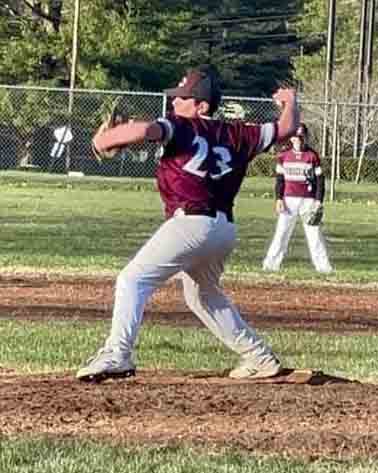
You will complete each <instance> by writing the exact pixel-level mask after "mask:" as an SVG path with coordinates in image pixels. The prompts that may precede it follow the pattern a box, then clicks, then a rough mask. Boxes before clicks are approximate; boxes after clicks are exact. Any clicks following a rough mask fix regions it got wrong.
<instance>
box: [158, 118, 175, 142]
mask: <svg viewBox="0 0 378 473" xmlns="http://www.w3.org/2000/svg"><path fill="white" fill-rule="evenodd" d="M155 123H156V124H157V125H159V126H160V128H161V131H162V140H161V144H162V145H163V146H165V145H167V144H168V143H169V142H170V141H171V140H172V139H173V136H174V132H175V124H174V122H173V121H172V120H170V119H169V118H158V119H157V120H156V121H155Z"/></svg>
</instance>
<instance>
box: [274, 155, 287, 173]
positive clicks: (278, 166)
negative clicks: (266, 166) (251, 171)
mask: <svg viewBox="0 0 378 473" xmlns="http://www.w3.org/2000/svg"><path fill="white" fill-rule="evenodd" d="M276 174H277V175H278V174H280V175H282V176H283V175H284V174H285V169H284V165H283V153H280V154H279V155H278V157H277V164H276Z"/></svg>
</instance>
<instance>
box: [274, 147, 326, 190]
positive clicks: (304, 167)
mask: <svg viewBox="0 0 378 473" xmlns="http://www.w3.org/2000/svg"><path fill="white" fill-rule="evenodd" d="M276 172H277V174H282V175H283V176H284V196H290V197H312V198H315V193H316V188H315V177H316V176H320V175H321V174H322V168H321V167H320V158H319V155H318V153H316V151H314V150H313V149H311V148H308V149H307V150H305V151H294V150H293V149H289V150H287V151H284V152H283V153H281V154H280V155H279V156H278V159H277V167H276Z"/></svg>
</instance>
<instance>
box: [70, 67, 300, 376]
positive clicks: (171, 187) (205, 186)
mask: <svg viewBox="0 0 378 473" xmlns="http://www.w3.org/2000/svg"><path fill="white" fill-rule="evenodd" d="M165 92H166V94H167V95H168V97H171V98H172V106H173V113H172V114H171V115H169V116H167V117H162V118H160V119H157V120H155V121H152V122H144V121H135V122H133V123H127V124H120V125H118V126H116V127H114V128H111V129H107V130H105V131H100V132H98V133H97V134H96V135H95V137H94V139H93V144H94V147H95V149H96V150H97V152H99V153H101V152H103V151H109V150H111V149H117V148H119V147H124V146H128V145H130V144H132V143H140V142H143V141H146V140H147V141H153V142H156V143H160V144H161V145H162V147H163V153H162V156H161V158H160V161H159V164H158V169H157V182H158V188H159V192H160V195H161V198H162V201H163V203H164V207H165V214H166V221H165V222H164V223H163V224H162V225H161V226H160V228H158V230H157V231H156V232H155V233H154V234H153V235H152V236H151V238H150V239H149V240H148V241H147V242H146V243H145V244H144V246H143V247H142V248H141V249H140V250H139V252H138V253H137V254H136V256H135V257H134V259H133V260H132V261H131V262H130V263H129V264H128V265H127V266H126V267H125V268H124V269H123V270H122V271H121V273H120V274H119V276H118V278H117V283H116V291H115V301H114V309H113V319H112V327H111V332H110V335H109V337H108V338H107V340H106V342H105V346H104V347H103V348H101V349H100V351H99V352H98V353H97V355H96V356H95V357H94V358H92V359H91V360H90V361H89V362H88V363H87V364H86V365H85V366H84V367H83V368H81V369H80V370H79V371H78V373H77V377H78V378H79V379H80V380H83V381H100V380H102V379H105V378H108V377H125V376H130V375H134V374H135V362H134V356H133V355H134V347H135V342H136V338H137V335H138V332H139V328H140V325H141V323H142V318H143V311H144V307H145V305H146V303H147V301H148V299H149V298H150V297H151V295H152V294H153V292H154V291H155V290H156V289H157V288H159V287H160V286H162V285H163V284H164V283H165V282H166V281H167V280H168V279H169V278H171V277H172V276H174V275H175V274H177V273H180V274H182V278H183V287H184V296H185V301H186V303H187V305H188V306H189V308H190V309H191V310H192V311H193V313H194V314H195V315H196V316H197V317H198V318H199V319H200V320H201V321H202V322H203V323H204V324H205V325H206V326H207V327H208V328H209V330H210V331H211V332H212V333H213V334H214V335H215V336H216V337H218V338H219V339H220V340H221V341H222V342H223V343H224V344H225V345H226V346H227V347H229V348H230V349H231V350H233V351H235V352H237V353H238V354H239V355H240V357H241V359H240V364H239V365H238V366H237V367H236V368H234V369H233V370H232V371H231V372H230V376H231V377H233V378H258V377H262V378H264V377H270V376H274V375H276V374H277V373H278V372H279V371H280V369H281V364H280V361H279V360H278V359H277V357H276V356H275V354H274V353H273V351H272V349H271V348H270V347H269V346H268V345H267V344H266V343H265V341H264V340H263V339H262V338H261V337H260V336H259V335H258V334H257V333H256V331H255V330H254V329H253V328H251V327H249V326H248V325H247V323H246V322H245V321H244V320H243V319H242V318H241V316H240V314H239V312H238V310H237V308H236V307H235V306H234V305H233V304H232V303H231V302H230V301H229V299H228V298H227V297H226V296H225V295H224V294H223V292H222V291H221V289H220V287H219V279H220V276H221V274H222V272H223V268H224V264H225V261H226V258H227V257H228V256H229V255H230V253H231V252H232V250H233V248H234V246H235V241H236V226H235V223H234V216H233V206H234V200H235V197H236V195H237V193H238V191H239V188H240V185H241V183H242V180H243V178H244V176H245V175H246V171H247V167H248V165H249V163H250V162H251V160H253V158H254V157H255V156H256V155H257V154H259V153H261V152H263V151H266V150H267V149H268V148H269V147H270V146H271V145H272V144H274V143H276V142H278V141H282V140H285V139H287V138H288V137H290V136H291V135H292V134H294V132H295V130H296V128H297V126H298V108H297V102H296V93H295V91H294V90H292V89H279V90H278V92H277V93H276V95H275V98H276V100H277V101H279V102H280V103H281V104H282V112H281V116H280V118H279V120H278V121H277V122H272V123H266V124H263V125H252V124H250V125H249V124H246V123H243V122H242V121H238V120H236V121H234V122H232V123H225V122H223V121H220V120H215V119H213V118H212V115H213V113H214V112H215V111H216V110H217V108H218V106H219V103H220V101H221V90H220V87H219V77H218V74H217V72H216V71H215V69H214V68H212V67H210V66H202V67H199V68H197V69H194V70H192V71H189V72H188V73H187V74H186V76H185V77H183V79H182V80H181V82H180V83H179V85H178V86H177V87H175V88H173V89H168V90H166V91H165Z"/></svg>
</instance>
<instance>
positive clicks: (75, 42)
mask: <svg viewBox="0 0 378 473" xmlns="http://www.w3.org/2000/svg"><path fill="white" fill-rule="evenodd" d="M79 19H80V0H75V12H74V21H73V31H72V63H71V75H70V90H69V95H68V118H69V123H70V125H71V121H72V110H73V102H74V90H75V85H76V70H77V63H78V57H79ZM70 128H71V127H70ZM70 164H71V153H70V146H68V147H67V152H66V166H65V167H66V171H67V172H68V171H69V170H70Z"/></svg>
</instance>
